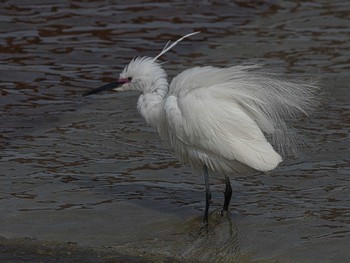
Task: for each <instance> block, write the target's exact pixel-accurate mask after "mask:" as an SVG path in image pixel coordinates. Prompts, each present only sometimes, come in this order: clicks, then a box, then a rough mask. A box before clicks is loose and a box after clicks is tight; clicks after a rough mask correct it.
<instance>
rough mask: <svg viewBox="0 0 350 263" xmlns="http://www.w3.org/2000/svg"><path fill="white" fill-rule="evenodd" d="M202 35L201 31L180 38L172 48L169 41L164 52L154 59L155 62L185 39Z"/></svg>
mask: <svg viewBox="0 0 350 263" xmlns="http://www.w3.org/2000/svg"><path fill="white" fill-rule="evenodd" d="M198 33H200V31H197V32H193V33H190V34H187V35H185V36H183V37H181V38H179V39H178V40H176V41H175V42H174V43H172V44H171V45H170V46H169V44H170V41H168V43H166V45H165V46H164V48H163V50H162V51H161V52H160V53H159V54H158V55H157V56H156V57H155V58H154V59H153V60H154V61H156V60H157V59H158V58H160V57H161V56H163V55H164V54H165V53H166V52H168V51H169V50H170V49H172V48H173V47H175V46H176V45H177V44H178V43H179V42H181V41H182V40H184V39H185V38H188V37H190V36H193V35H196V34H198Z"/></svg>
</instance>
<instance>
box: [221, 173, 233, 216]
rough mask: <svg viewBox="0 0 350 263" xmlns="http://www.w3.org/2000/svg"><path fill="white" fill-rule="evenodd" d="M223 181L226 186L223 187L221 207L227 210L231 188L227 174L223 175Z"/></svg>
mask: <svg viewBox="0 0 350 263" xmlns="http://www.w3.org/2000/svg"><path fill="white" fill-rule="evenodd" d="M225 183H226V188H225V200H224V206H223V209H222V210H223V211H227V210H228V207H229V205H230V201H231V196H232V188H231V183H230V178H229V177H228V176H225Z"/></svg>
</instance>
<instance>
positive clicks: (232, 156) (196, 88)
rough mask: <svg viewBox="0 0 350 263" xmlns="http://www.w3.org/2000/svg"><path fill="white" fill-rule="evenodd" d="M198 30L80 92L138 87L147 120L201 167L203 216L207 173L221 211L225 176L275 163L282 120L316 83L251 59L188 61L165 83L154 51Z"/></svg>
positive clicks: (289, 137) (304, 104)
mask: <svg viewBox="0 0 350 263" xmlns="http://www.w3.org/2000/svg"><path fill="white" fill-rule="evenodd" d="M197 33H199V32H195V33H191V34H188V35H186V36H184V37H182V38H180V39H178V40H177V41H175V42H174V43H173V44H171V45H169V43H168V44H167V45H166V46H165V47H164V49H163V50H162V52H160V54H159V55H157V56H156V57H154V58H151V57H136V58H134V59H133V60H131V62H130V63H129V65H127V66H126V67H125V68H124V70H123V71H122V72H121V74H120V76H119V78H118V79H117V81H115V82H112V83H109V84H107V85H105V86H102V87H100V88H97V89H93V90H91V91H88V92H86V93H85V94H84V95H85V96H86V95H90V94H94V93H97V92H100V91H103V90H115V91H128V90H136V91H139V92H140V93H141V95H140V97H139V99H138V102H137V108H138V110H139V111H140V113H141V115H142V116H143V117H144V119H145V120H146V122H147V123H148V124H150V125H151V126H153V127H154V128H155V129H156V130H157V131H158V133H159V135H160V136H161V138H162V139H163V140H164V141H165V142H167V143H168V144H169V145H170V146H171V147H172V148H174V149H175V152H176V154H177V155H178V157H179V159H180V160H181V161H182V162H183V163H189V164H190V165H191V166H192V167H193V168H194V169H195V170H202V171H203V174H204V181H205V187H206V206H205V213H204V222H205V223H207V222H208V210H209V202H210V199H211V191H210V185H209V177H208V172H209V171H211V172H215V173H219V174H222V175H224V176H225V182H226V188H225V194H224V204H223V211H227V210H228V207H229V203H230V200H231V195H232V189H231V184H230V179H229V176H231V175H233V176H234V175H237V174H240V173H245V172H246V171H247V170H257V171H261V172H266V171H270V170H273V169H274V168H276V166H277V165H278V164H279V163H280V162H281V161H282V157H281V153H282V152H281V151H283V149H286V150H293V148H294V146H295V140H294V139H295V137H294V136H293V133H291V132H290V130H289V128H288V127H287V125H286V121H287V120H288V119H293V118H295V117H296V116H297V115H299V114H306V113H307V111H308V110H310V109H311V108H312V107H313V104H314V99H315V96H314V94H315V91H316V90H317V85H316V82H314V81H312V80H310V81H309V82H303V81H302V80H300V79H299V78H287V77H285V76H283V75H282V74H280V73H278V72H276V71H271V70H267V69H265V68H264V67H263V66H261V65H257V64H244V65H239V66H229V67H224V68H219V67H213V66H203V67H194V68H190V69H187V70H185V71H183V72H182V73H180V74H179V75H177V76H176V77H175V78H174V79H173V80H172V82H171V83H170V85H169V84H168V81H167V74H166V72H165V71H164V69H163V68H162V65H161V64H160V63H159V62H158V58H159V57H160V56H162V55H163V54H164V53H166V52H167V51H169V50H170V49H171V48H173V47H174V46H175V45H176V44H177V43H178V42H179V41H181V40H183V39H184V38H187V37H189V36H191V35H194V34H197ZM278 152H280V153H278Z"/></svg>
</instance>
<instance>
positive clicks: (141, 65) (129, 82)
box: [84, 57, 168, 96]
mask: <svg viewBox="0 0 350 263" xmlns="http://www.w3.org/2000/svg"><path fill="white" fill-rule="evenodd" d="M167 86H168V83H167V75H166V73H165V71H164V69H162V67H161V65H160V64H159V63H157V62H156V61H155V60H154V58H150V57H137V58H134V59H133V60H131V62H130V63H129V65H127V66H126V67H125V68H124V69H123V71H122V73H120V75H119V78H118V79H117V80H116V81H114V82H111V83H109V84H107V85H104V86H102V87H99V88H97V89H93V90H91V91H88V92H86V93H85V94H84V95H85V96H87V95H91V94H94V93H98V92H100V91H103V90H114V91H127V90H136V91H139V92H141V93H146V92H154V91H156V90H158V89H163V90H164V89H167Z"/></svg>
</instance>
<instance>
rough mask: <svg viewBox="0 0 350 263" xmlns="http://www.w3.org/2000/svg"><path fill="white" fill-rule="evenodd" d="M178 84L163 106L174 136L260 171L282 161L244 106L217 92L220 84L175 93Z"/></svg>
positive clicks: (195, 146)
mask: <svg viewBox="0 0 350 263" xmlns="http://www.w3.org/2000/svg"><path fill="white" fill-rule="evenodd" d="M180 77H181V76H180ZM177 81H179V79H177ZM189 83H191V82H189ZM179 84H180V85H186V83H184V82H183V81H180V83H179V82H174V83H172V84H171V86H172V88H173V89H171V91H173V94H170V95H169V96H168V98H167V100H166V102H165V106H164V108H165V112H166V119H167V122H168V125H169V128H170V130H171V131H172V135H173V136H174V137H175V138H176V139H177V140H179V141H181V143H183V144H185V145H187V146H189V147H190V148H192V149H196V150H198V151H199V152H201V153H205V154H207V155H210V156H215V158H223V159H226V160H232V161H233V160H237V161H239V162H241V163H243V164H246V165H248V166H249V167H251V168H254V169H256V170H259V171H268V170H272V169H274V168H275V167H276V166H277V165H278V163H279V162H281V160H282V159H281V157H280V155H279V154H278V153H276V152H275V150H274V149H273V148H272V146H271V144H270V143H269V142H268V141H267V140H266V138H265V136H264V134H263V132H262V131H261V129H260V128H259V126H258V125H257V123H256V122H255V121H254V120H253V119H252V117H251V116H250V114H249V111H247V110H246V109H245V106H244V105H242V104H241V103H240V102H239V101H237V100H235V99H234V98H231V97H230V96H225V94H223V93H220V92H218V90H219V89H221V88H222V87H221V86H220V84H219V85H215V84H212V85H210V86H209V87H208V86H206V87H197V88H193V87H192V89H191V88H190V89H189V88H187V89H186V88H183V89H182V91H185V92H181V91H179V92H177V94H176V93H174V91H176V88H179V87H178V86H177V85H179ZM270 129H271V127H270ZM176 139H175V140H176ZM173 144H176V141H175V142H173ZM173 146H174V147H175V148H176V145H173ZM204 161H205V160H204ZM209 165H210V164H209Z"/></svg>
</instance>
